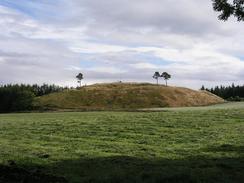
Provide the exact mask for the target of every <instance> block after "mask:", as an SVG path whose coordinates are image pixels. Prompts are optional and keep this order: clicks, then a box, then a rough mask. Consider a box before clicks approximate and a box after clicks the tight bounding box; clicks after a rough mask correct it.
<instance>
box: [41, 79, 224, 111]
mask: <svg viewBox="0 0 244 183" xmlns="http://www.w3.org/2000/svg"><path fill="white" fill-rule="evenodd" d="M222 102H224V100H223V99H221V98H219V97H217V96H215V95H213V94H211V93H208V92H206V91H195V90H191V89H188V88H181V87H166V86H161V85H160V86H157V85H153V84H147V83H141V84H136V83H111V84H95V85H90V86H85V87H82V88H80V89H79V90H67V91H63V92H60V93H53V94H50V95H46V96H43V97H39V98H37V100H36V105H37V106H42V107H44V108H49V109H50V108H51V109H138V108H151V107H185V106H206V105H211V104H217V103H222Z"/></svg>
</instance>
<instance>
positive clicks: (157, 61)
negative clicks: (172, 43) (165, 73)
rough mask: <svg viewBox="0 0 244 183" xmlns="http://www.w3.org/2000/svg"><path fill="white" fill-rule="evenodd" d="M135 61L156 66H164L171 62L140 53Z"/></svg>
mask: <svg viewBox="0 0 244 183" xmlns="http://www.w3.org/2000/svg"><path fill="white" fill-rule="evenodd" d="M137 59H139V60H142V61H146V62H147V63H150V64H153V65H158V66H164V65H169V64H172V61H169V60H164V59H162V58H160V57H156V56H154V55H152V54H150V53H140V54H138V55H137Z"/></svg>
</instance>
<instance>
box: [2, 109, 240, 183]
mask: <svg viewBox="0 0 244 183" xmlns="http://www.w3.org/2000/svg"><path fill="white" fill-rule="evenodd" d="M233 105H234V104H233ZM243 131H244V108H242V107H237V108H228V107H225V108H222V109H212V108H209V110H206V109H205V110H182V111H179V110H171V111H164V112H147V113H143V112H135V113H129V112H85V113H76V112H73V113H30V114H1V115H0V164H1V166H0V182H1V181H2V182H4V181H5V182H6V180H9V181H10V180H11V181H12V182H18V180H21V181H23V180H27V181H26V182H28V180H29V181H30V182H33V180H35V182H38V181H40V182H43V180H45V182H77V183H78V182H242V180H244V145H243V144H244V134H243ZM11 172H12V173H11ZM13 172H14V173H13ZM21 172H22V173H21Z"/></svg>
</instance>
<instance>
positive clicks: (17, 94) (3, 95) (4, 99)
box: [0, 84, 68, 112]
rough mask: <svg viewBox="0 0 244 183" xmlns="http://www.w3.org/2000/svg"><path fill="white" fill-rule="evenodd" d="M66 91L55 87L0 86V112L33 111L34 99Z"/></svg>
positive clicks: (45, 85)
mask: <svg viewBox="0 0 244 183" xmlns="http://www.w3.org/2000/svg"><path fill="white" fill-rule="evenodd" d="M65 89H68V88H67V87H65V88H64V87H60V86H56V85H48V84H43V85H41V86H39V85H37V84H35V85H24V84H21V85H18V84H16V85H2V86H0V112H17V111H26V110H31V109H33V101H34V98H35V97H38V96H43V95H47V94H50V93H54V92H60V91H62V90H65Z"/></svg>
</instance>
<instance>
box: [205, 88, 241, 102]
mask: <svg viewBox="0 0 244 183" xmlns="http://www.w3.org/2000/svg"><path fill="white" fill-rule="evenodd" d="M201 90H207V91H209V92H211V93H213V94H215V95H217V96H219V97H221V98H223V99H226V100H230V101H242V100H244V85H243V86H239V85H237V86H235V85H234V84H232V85H231V86H216V87H214V88H210V89H208V88H205V87H204V86H202V88H201Z"/></svg>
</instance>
